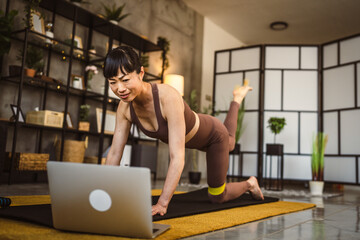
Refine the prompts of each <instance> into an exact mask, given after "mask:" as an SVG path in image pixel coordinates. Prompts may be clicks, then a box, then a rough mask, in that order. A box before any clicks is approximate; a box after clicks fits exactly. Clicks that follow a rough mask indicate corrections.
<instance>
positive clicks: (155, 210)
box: [151, 203, 167, 216]
mask: <svg viewBox="0 0 360 240" xmlns="http://www.w3.org/2000/svg"><path fill="white" fill-rule="evenodd" d="M166 211H167V206H162V205H160V204H159V203H157V204H156V205H153V206H152V210H151V213H152V215H153V216H154V215H156V214H160V215H161V216H164V215H165V214H166Z"/></svg>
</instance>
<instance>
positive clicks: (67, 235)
mask: <svg viewBox="0 0 360 240" xmlns="http://www.w3.org/2000/svg"><path fill="white" fill-rule="evenodd" d="M159 193H160V192H159V191H153V194H154V195H158V194H159ZM11 199H12V202H13V204H12V205H13V206H15V205H18V206H19V205H34V204H49V203H50V198H49V196H47V195H44V196H18V197H11ZM314 206H315V205H314V204H308V203H297V202H283V201H280V202H272V203H265V204H258V205H251V206H245V207H237V208H231V209H226V210H221V211H215V212H209V213H202V214H196V215H192V216H185V217H178V218H172V219H167V220H161V221H155V222H156V223H162V224H169V225H171V229H170V230H168V231H167V232H165V233H164V234H162V235H160V236H159V237H158V238H157V239H178V238H183V237H188V236H193V235H197V234H202V233H206V232H210V231H215V230H220V229H224V228H228V227H232V226H236V225H240V224H244V223H247V222H252V221H256V220H260V219H264V218H267V217H271V216H276V215H281V214H285V213H290V212H296V211H301V210H305V209H309V208H312V207H314ZM0 226H1V228H0V239H34V240H35V239H36V240H37V239H80V240H82V239H99V238H100V235H95V234H83V233H72V232H66V231H59V230H56V229H53V228H50V227H46V226H41V225H37V224H32V223H28V222H22V221H17V220H12V219H5V218H0ZM101 239H127V238H122V237H114V236H101Z"/></svg>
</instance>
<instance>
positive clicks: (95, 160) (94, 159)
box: [84, 156, 106, 165]
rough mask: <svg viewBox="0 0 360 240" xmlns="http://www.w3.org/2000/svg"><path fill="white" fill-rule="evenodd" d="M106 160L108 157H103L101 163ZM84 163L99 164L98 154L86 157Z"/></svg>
mask: <svg viewBox="0 0 360 240" xmlns="http://www.w3.org/2000/svg"><path fill="white" fill-rule="evenodd" d="M105 160H106V158H101V165H104V164H105ZM84 163H92V164H98V157H96V156H88V157H85V158H84Z"/></svg>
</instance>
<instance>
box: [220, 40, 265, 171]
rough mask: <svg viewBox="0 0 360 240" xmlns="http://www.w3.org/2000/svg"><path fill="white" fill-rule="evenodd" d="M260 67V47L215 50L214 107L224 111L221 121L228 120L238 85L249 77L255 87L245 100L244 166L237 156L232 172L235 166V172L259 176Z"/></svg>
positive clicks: (242, 148)
mask: <svg viewBox="0 0 360 240" xmlns="http://www.w3.org/2000/svg"><path fill="white" fill-rule="evenodd" d="M260 69H261V47H260V46H254V47H250V48H240V49H229V50H224V51H218V52H216V53H215V79H214V109H215V111H218V112H220V114H219V115H218V116H217V117H218V118H219V119H220V120H221V121H224V120H225V117H226V114H227V111H228V109H229V105H230V102H231V101H232V98H233V95H232V92H233V90H234V87H235V86H236V85H242V84H243V81H244V80H245V79H248V80H249V81H250V86H252V87H253V89H254V90H253V91H251V92H249V94H248V95H247V97H246V100H245V109H246V113H245V117H244V125H245V131H244V133H243V135H242V137H241V138H240V141H239V143H240V144H241V152H242V158H243V166H240V168H239V166H238V163H239V161H238V159H237V158H235V162H234V166H233V164H232V162H230V171H231V172H232V168H233V167H234V172H233V173H234V175H243V176H252V175H255V176H256V175H257V168H258V144H259V139H258V135H259V89H260V74H261V71H260ZM231 161H232V159H231ZM239 169H240V171H241V172H239Z"/></svg>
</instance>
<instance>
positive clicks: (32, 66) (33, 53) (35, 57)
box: [17, 45, 44, 77]
mask: <svg viewBox="0 0 360 240" xmlns="http://www.w3.org/2000/svg"><path fill="white" fill-rule="evenodd" d="M22 57H23V51H22V49H20V51H19V55H18V56H17V60H19V61H22ZM43 58H44V53H43V51H42V50H41V49H40V48H37V47H35V46H33V45H28V46H27V50H26V58H25V66H26V68H25V73H26V75H27V76H28V77H34V76H35V74H36V72H37V71H38V72H42V71H43V68H44V61H43Z"/></svg>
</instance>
